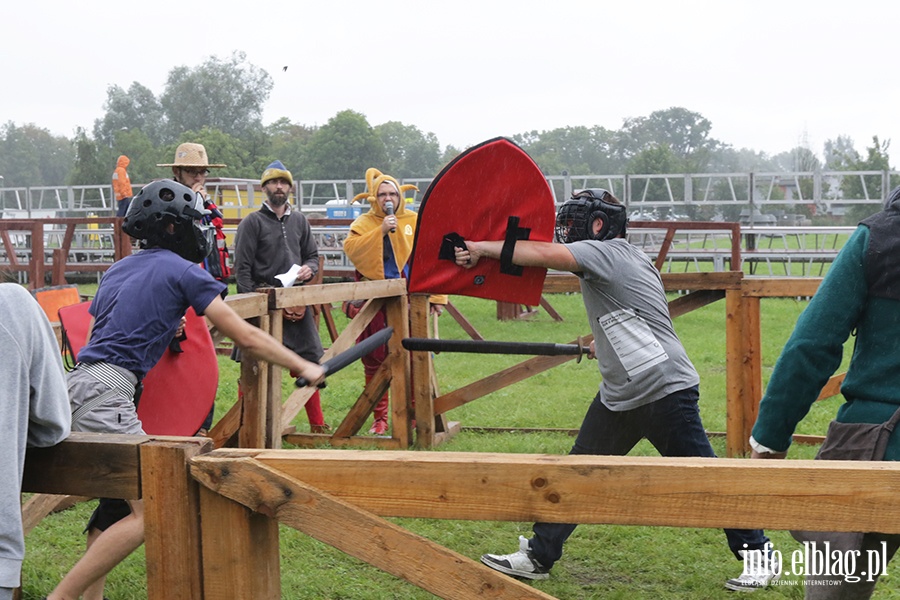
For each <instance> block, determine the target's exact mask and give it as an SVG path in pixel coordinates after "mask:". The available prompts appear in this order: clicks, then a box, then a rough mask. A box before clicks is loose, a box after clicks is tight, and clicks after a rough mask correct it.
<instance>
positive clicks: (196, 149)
mask: <svg viewBox="0 0 900 600" xmlns="http://www.w3.org/2000/svg"><path fill="white" fill-rule="evenodd" d="M156 166H157V167H205V168H207V169H209V168H213V167H224V166H225V165H211V164H209V157H207V156H206V148H204V147H203V144H191V143H185V144H181V145H179V146H178V148H177V149H176V150H175V162H173V163H168V164H165V165H156Z"/></svg>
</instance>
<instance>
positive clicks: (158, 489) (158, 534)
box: [140, 438, 213, 600]
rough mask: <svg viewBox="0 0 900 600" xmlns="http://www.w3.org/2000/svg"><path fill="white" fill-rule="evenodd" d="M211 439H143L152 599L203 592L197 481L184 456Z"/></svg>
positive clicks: (205, 447) (176, 599) (206, 447)
mask: <svg viewBox="0 0 900 600" xmlns="http://www.w3.org/2000/svg"><path fill="white" fill-rule="evenodd" d="M212 448H213V444H212V440H209V439H203V438H197V439H196V441H193V440H191V441H184V442H177V441H164V440H153V441H150V442H147V443H146V444H142V445H141V448H140V451H141V493H142V496H143V499H144V540H145V542H144V543H145V552H146V557H147V597H148V598H149V599H150V600H155V599H159V600H163V599H164V600H193V599H195V598H203V582H202V573H201V570H200V560H199V557H200V552H201V547H200V496H199V487H200V486H199V484H198V483H197V481H196V480H194V478H193V477H191V476H190V474H189V472H188V466H187V465H188V461H189V460H190V459H191V458H193V457H194V456H197V455H199V454H202V453H204V452H209V451H210V450H212Z"/></svg>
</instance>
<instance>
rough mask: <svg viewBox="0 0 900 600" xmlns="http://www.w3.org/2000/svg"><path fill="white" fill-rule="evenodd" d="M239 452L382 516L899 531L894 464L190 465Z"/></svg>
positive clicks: (355, 456) (305, 457) (466, 456)
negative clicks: (232, 461)
mask: <svg viewBox="0 0 900 600" xmlns="http://www.w3.org/2000/svg"><path fill="white" fill-rule="evenodd" d="M245 456H252V457H254V458H255V460H257V461H259V462H261V463H263V464H265V465H267V466H268V467H271V468H272V469H276V470H278V471H280V472H282V473H284V475H286V476H288V477H292V478H295V479H297V480H300V481H303V482H304V483H306V484H308V485H310V486H314V487H315V488H318V489H320V490H322V491H324V492H327V493H328V494H331V495H334V496H336V497H338V498H340V499H341V500H344V501H346V502H349V503H351V504H353V505H355V506H358V507H359V508H361V509H363V510H367V511H370V512H372V513H375V514H377V515H381V516H391V517H422V518H434V519H471V520H494V521H525V522H529V521H548V522H565V523H614V524H621V525H653V526H666V527H715V528H719V527H734V528H758V527H761V528H766V529H812V530H821V529H823V528H825V529H828V530H833V531H882V532H886V533H900V509H898V507H897V503H896V498H897V496H898V494H900V464H897V463H894V462H852V461H813V460H747V459H727V458H661V457H644V456H635V457H631V456H624V457H619V456H547V455H531V454H493V453H476V452H411V451H398V452H380V451H343V450H303V451H296V450H259V451H252V450H245V451H231V450H217V451H215V452H212V453H210V454H207V455H204V456H201V457H198V458H196V459H194V460H193V461H192V464H193V465H195V468H196V465H198V463H201V462H202V463H209V464H210V465H213V464H215V465H217V466H216V467H215V468H216V469H221V467H222V465H224V464H225V463H226V462H227V461H225V462H222V461H223V460H225V459H229V458H240V457H245ZM203 468H204V469H206V470H209V469H210V468H212V467H211V466H209V465H207V466H204V467H203ZM748 482H750V484H749V485H748ZM501 498H502V502H498V499H501Z"/></svg>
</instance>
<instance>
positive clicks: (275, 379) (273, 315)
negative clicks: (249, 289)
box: [264, 306, 312, 448]
mask: <svg viewBox="0 0 900 600" xmlns="http://www.w3.org/2000/svg"><path fill="white" fill-rule="evenodd" d="M308 310H312V307H311V306H310V307H309V308H308ZM269 333H270V334H271V335H272V337H273V338H275V339H276V340H278V341H279V342H281V341H282V340H283V338H284V313H283V311H282V310H281V309H280V308H276V309H274V310H269ZM267 366H268V368H267V369H266V371H268V376H267V378H266V395H265V398H264V402H265V405H266V445H265V446H264V447H265V448H281V432H282V430H283V424H282V422H281V404H282V400H281V393H282V385H281V384H282V375H283V374H284V369H282V368H281V366H280V365H276V364H275V363H271V364H267Z"/></svg>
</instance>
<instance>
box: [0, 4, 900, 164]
mask: <svg viewBox="0 0 900 600" xmlns="http://www.w3.org/2000/svg"><path fill="white" fill-rule="evenodd" d="M7 4H10V5H11V6H7V7H5V8H4V9H2V12H0V22H2V34H0V52H2V57H3V60H2V67H0V86H2V89H3V93H2V94H0V122H2V123H5V122H7V121H13V122H15V123H18V124H23V123H29V122H33V123H35V124H37V125H38V126H41V127H45V128H47V129H50V130H51V131H52V132H53V133H57V134H62V135H67V136H71V135H72V134H73V133H74V131H75V128H76V127H77V126H83V127H85V128H87V129H88V130H90V128H91V127H92V125H93V121H94V119H96V118H98V117H100V116H102V114H103V102H104V100H105V98H106V88H107V86H108V85H111V84H117V85H119V86H121V87H123V88H127V87H128V86H129V85H130V84H131V82H132V81H138V82H140V83H141V84H143V85H145V86H147V87H149V88H150V89H151V90H152V91H153V92H154V93H155V94H157V95H158V94H160V93H161V92H162V90H163V87H164V84H165V78H166V75H167V74H168V72H169V70H170V69H172V68H173V67H175V66H179V65H186V66H189V67H193V66H196V65H198V64H200V63H201V62H202V61H203V60H204V59H205V58H206V57H208V56H210V55H217V56H219V57H222V58H225V57H227V56H229V55H230V53H231V52H232V51H233V50H243V51H244V52H246V53H247V59H248V61H249V62H251V63H253V64H255V65H257V66H259V67H262V68H264V69H266V70H267V71H268V72H269V74H270V75H271V76H272V77H273V79H274V81H275V87H274V89H273V91H272V94H271V97H270V99H269V102H268V103H267V105H266V110H265V114H264V121H265V122H266V123H269V122H271V121H274V120H275V119H277V118H279V117H283V116H284V117H288V118H289V119H290V120H291V121H293V122H298V123H303V124H307V125H322V124H324V123H325V122H326V121H327V120H328V119H329V118H330V117H332V116H334V114H335V113H337V112H338V111H340V110H343V109H348V108H349V109H353V110H356V111H359V112H361V113H363V114H365V115H366V117H367V118H368V120H369V123H371V124H372V125H377V124H379V123H383V122H385V121H392V120H396V121H402V122H404V123H406V124H413V125H416V126H417V127H419V128H420V129H421V130H423V131H430V132H433V133H435V134H436V135H437V136H438V138H439V140H440V142H441V144H442V145H446V144H453V145H455V146H458V147H465V146H468V145H471V144H474V143H477V142H480V141H483V140H485V139H488V138H491V137H495V136H497V135H513V134H516V133H521V132H524V131H529V130H533V129H534V130H539V131H540V130H544V129H552V128H556V127H563V126H567V125H572V126H574V125H585V126H593V125H601V126H604V127H607V128H610V129H617V128H619V127H621V125H622V121H623V119H625V118H627V117H635V116H643V115H648V114H649V113H650V112H652V111H654V110H661V109H665V108H669V107H672V106H682V107H685V108H687V109H689V110H692V111H695V112H699V113H700V114H702V115H703V116H705V117H706V118H708V119H709V120H710V121H712V124H713V129H712V135H713V137H715V138H717V139H719V140H722V141H724V142H726V143H729V144H731V145H733V146H734V147H736V148H741V147H750V148H753V149H756V150H762V151H766V152H768V153H770V154H772V153H777V152H781V151H785V150H789V149H790V148H792V147H794V146H796V145H798V144H800V143H807V144H808V145H809V147H810V148H811V149H812V150H813V151H815V152H816V153H817V154H821V151H822V144H823V143H824V141H825V140H827V139H829V138H835V137H837V136H838V135H849V136H850V137H852V138H853V140H854V142H855V144H856V147H857V149H858V150H860V151H863V149H864V147H865V146H866V145H868V144H870V141H871V138H872V136H873V135H878V136H879V137H880V138H882V139H886V138H890V139H893V140H894V142H895V143H894V146H895V148H894V149H895V152H896V148H897V145H898V144H900V123H898V118H897V109H896V106H897V105H898V94H897V93H896V91H897V89H898V84H897V77H896V74H895V72H894V67H895V61H896V57H897V55H898V53H897V50H896V42H894V43H892V42H893V41H894V39H895V38H896V33H895V30H896V27H897V23H898V19H897V17H898V16H900V4H897V3H893V2H874V1H869V0H861V1H858V2H854V3H847V2H836V1H832V0H829V1H818V2H813V1H809V0H789V1H781V2H775V1H770V0H762V1H755V2H748V1H743V0H738V1H733V0H731V1H729V0H719V1H712V0H709V1H706V0H697V1H690V0H688V1H681V2H671V1H656V0H654V1H651V0H646V1H640V0H637V1H634V0H633V1H630V2H609V1H602V2H601V1H581V2H576V1H571V0H554V1H550V0H544V1H540V2H539V1H534V0H518V1H507V0H498V1H491V0H480V1H473V0H457V1H454V2H422V1H416V2H411V1H410V2H405V1H400V0H382V1H380V2H362V1H358V0H345V1H344V2H323V1H321V0H315V1H308V0H299V1H297V2H290V3H288V2H276V3H272V2H268V3H248V2H237V1H235V0H220V1H219V2H191V1H189V0H186V1H180V2H174V1H172V0H160V1H157V2H153V3H145V2H131V3H129V2H122V1H121V0H120V1H119V2H110V1H108V0H99V1H94V2H91V3H88V4H84V3H81V4H79V3H72V2H68V1H62V0H51V1H49V2H38V3H36V4H28V3H21V2H14V3H7ZM284 66H287V67H288V70H287V71H283V70H282V67H284ZM201 93H202V90H201ZM803 140H806V142H803ZM893 162H896V159H895V160H894V161H893Z"/></svg>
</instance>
